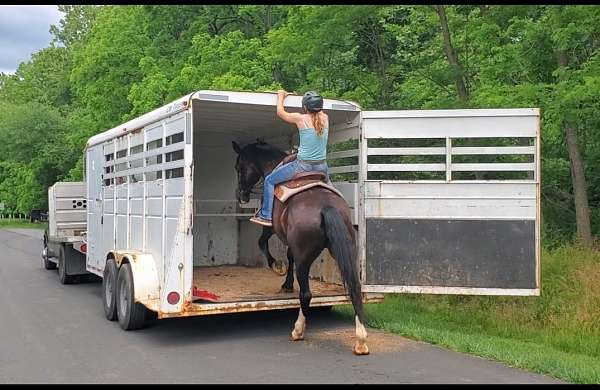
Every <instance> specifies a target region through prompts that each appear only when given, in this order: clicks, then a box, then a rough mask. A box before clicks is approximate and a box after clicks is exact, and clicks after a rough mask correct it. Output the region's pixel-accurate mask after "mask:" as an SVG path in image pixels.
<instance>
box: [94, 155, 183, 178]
mask: <svg viewBox="0 0 600 390" xmlns="http://www.w3.org/2000/svg"><path fill="white" fill-rule="evenodd" d="M184 164H185V163H184V160H177V161H171V162H168V163H162V164H153V165H148V166H146V167H138V168H130V169H127V170H124V171H118V172H114V173H110V174H107V175H105V176H104V178H105V179H112V178H115V177H120V176H129V175H134V174H137V173H147V172H155V171H162V170H165V169H175V168H182V167H183V166H184Z"/></svg>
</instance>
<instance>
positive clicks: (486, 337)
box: [335, 246, 600, 384]
mask: <svg viewBox="0 0 600 390" xmlns="http://www.w3.org/2000/svg"><path fill="white" fill-rule="evenodd" d="M335 310H336V312H337V313H339V314H340V315H341V316H343V317H346V318H348V319H349V320H350V319H351V318H353V317H352V316H353V311H352V308H351V307H348V306H341V307H337V308H336V309H335ZM366 314H367V317H368V324H369V325H370V326H371V327H374V328H380V329H384V330H387V331H391V332H394V333H398V334H401V335H403V336H405V337H408V338H412V339H416V340H421V341H426V342H429V343H432V344H437V345H440V346H444V347H447V348H449V349H453V350H456V351H460V352H465V353H470V354H473V355H477V356H481V357H485V358H488V359H492V360H497V361H501V362H504V363H507V364H508V365H510V366H513V367H519V368H524V369H528V370H531V371H534V372H538V373H541V374H547V375H551V376H553V377H555V378H558V379H562V380H565V381H568V382H572V383H596V384H597V383H600V252H597V251H593V250H586V249H583V248H581V247H577V246H563V247H560V248H557V249H554V250H552V251H548V250H544V251H543V252H542V291H541V295H540V296H539V297H486V296H453V295H449V296H442V295H399V294H395V295H389V296H387V297H386V299H385V300H384V301H383V302H381V303H376V304H369V305H366Z"/></svg>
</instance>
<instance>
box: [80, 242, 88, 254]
mask: <svg viewBox="0 0 600 390" xmlns="http://www.w3.org/2000/svg"><path fill="white" fill-rule="evenodd" d="M81 251H82V252H83V253H87V244H82V245H81Z"/></svg>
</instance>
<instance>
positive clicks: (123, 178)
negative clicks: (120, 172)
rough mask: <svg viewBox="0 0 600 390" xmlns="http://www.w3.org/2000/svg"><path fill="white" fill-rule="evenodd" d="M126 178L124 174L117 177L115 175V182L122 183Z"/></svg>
mask: <svg viewBox="0 0 600 390" xmlns="http://www.w3.org/2000/svg"><path fill="white" fill-rule="evenodd" d="M126 179H127V178H126V177H125V176H119V177H115V184H117V185H119V184H124V183H126V182H127V180H126Z"/></svg>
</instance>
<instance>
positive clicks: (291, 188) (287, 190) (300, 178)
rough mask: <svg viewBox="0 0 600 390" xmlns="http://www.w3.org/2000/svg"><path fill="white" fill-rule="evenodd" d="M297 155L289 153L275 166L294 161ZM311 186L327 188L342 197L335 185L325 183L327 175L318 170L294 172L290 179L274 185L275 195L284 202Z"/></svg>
mask: <svg viewBox="0 0 600 390" xmlns="http://www.w3.org/2000/svg"><path fill="white" fill-rule="evenodd" d="M297 156H298V155H297V154H291V155H289V156H286V157H285V158H284V159H283V160H282V161H281V162H280V163H279V165H277V167H279V166H281V165H283V164H287V163H289V162H290V161H294V160H295V159H296V157H297ZM313 187H323V188H327V189H328V190H330V191H332V192H333V193H335V194H337V195H339V196H341V197H342V198H343V196H342V194H341V192H339V191H338V190H337V189H336V188H335V187H333V186H330V185H329V184H327V175H326V174H324V173H323V172H319V171H312V172H300V173H298V174H296V175H295V176H294V177H293V178H292V179H291V180H288V181H286V182H283V183H281V184H278V185H276V186H275V197H276V198H277V199H279V200H280V201H281V202H285V201H286V200H288V199H289V198H290V197H292V196H294V195H296V194H298V193H300V192H303V191H306V190H308V189H309V188H313Z"/></svg>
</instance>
